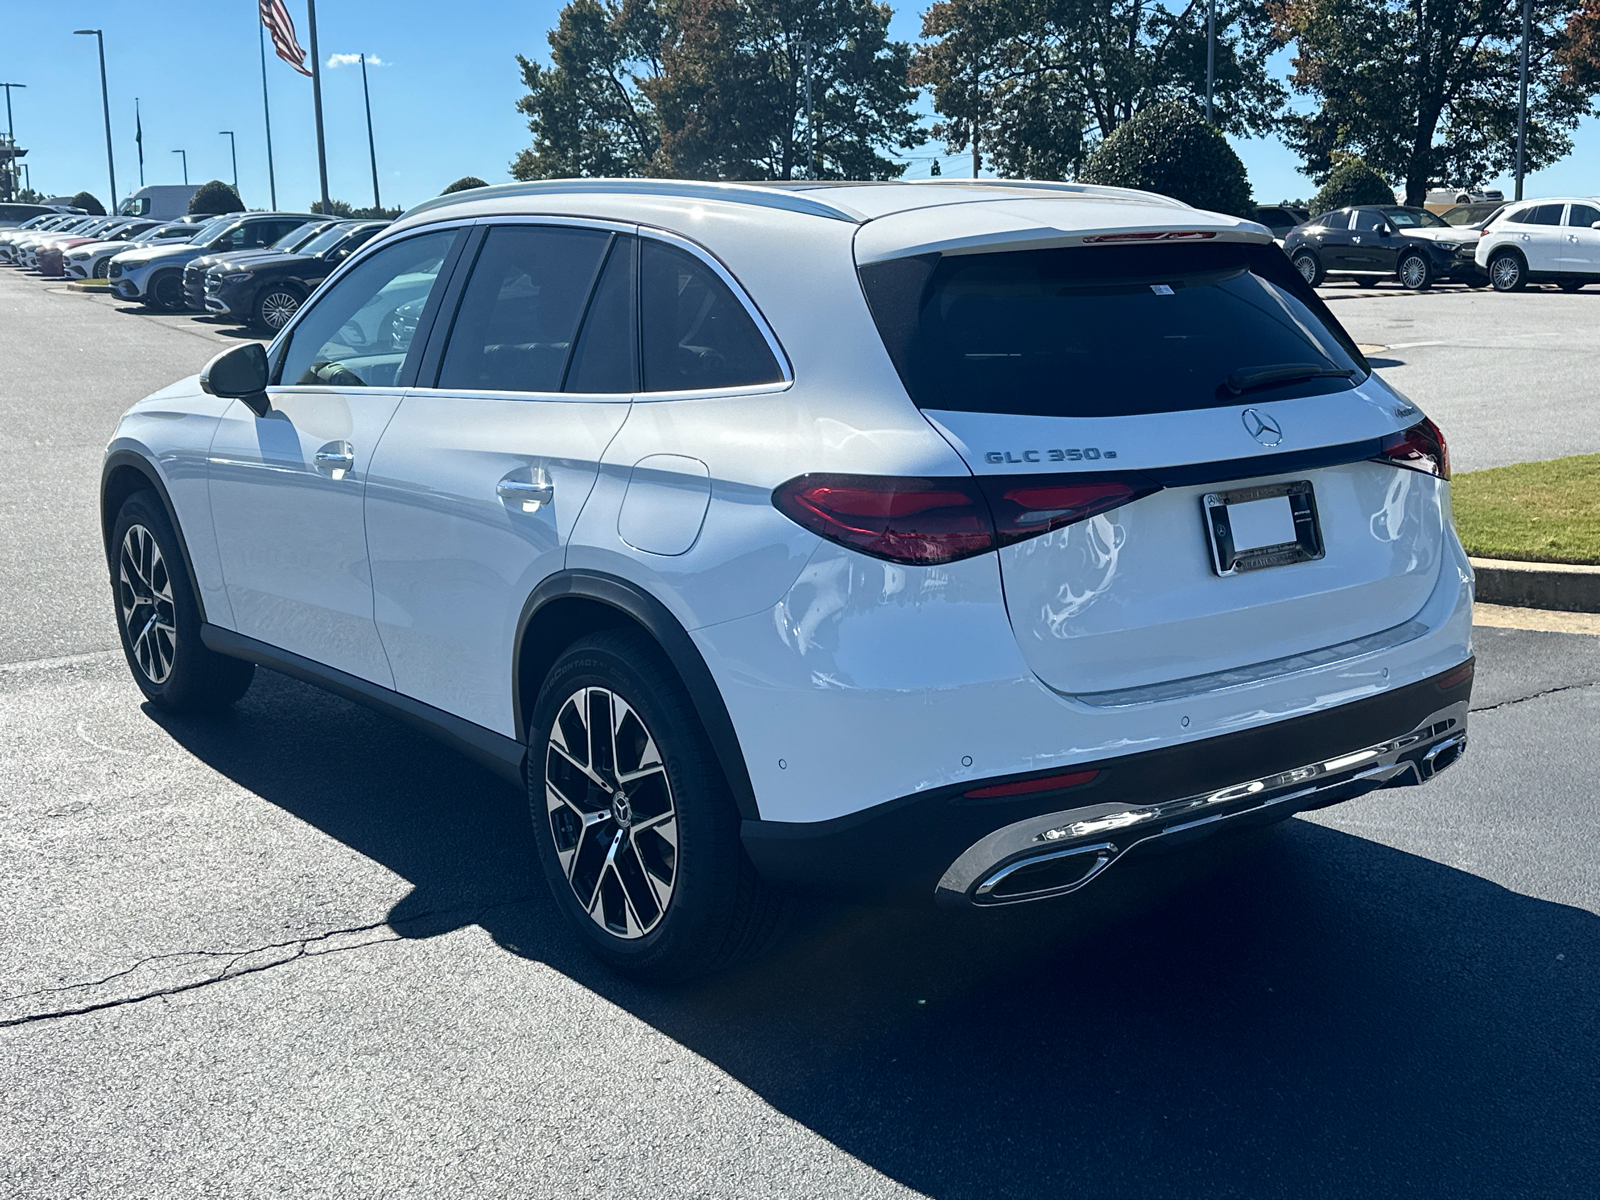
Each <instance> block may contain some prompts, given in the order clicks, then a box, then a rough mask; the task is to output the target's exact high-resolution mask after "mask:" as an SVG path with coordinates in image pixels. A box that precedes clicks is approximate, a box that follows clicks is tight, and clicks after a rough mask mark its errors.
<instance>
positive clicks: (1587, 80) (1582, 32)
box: [1556, 0, 1600, 93]
mask: <svg viewBox="0 0 1600 1200" xmlns="http://www.w3.org/2000/svg"><path fill="white" fill-rule="evenodd" d="M1556 57H1557V58H1558V59H1559V60H1560V61H1561V65H1562V67H1563V68H1564V69H1563V72H1562V78H1563V79H1565V80H1566V81H1567V82H1568V83H1571V84H1573V85H1574V86H1576V87H1580V88H1583V89H1585V90H1586V91H1588V92H1590V93H1593V92H1595V91H1600V0H1584V4H1583V7H1582V8H1580V9H1579V10H1578V11H1577V12H1575V13H1573V14H1572V19H1571V20H1569V21H1568V22H1567V30H1566V37H1565V38H1564V39H1563V45H1562V46H1561V49H1560V50H1558V51H1557V52H1556Z"/></svg>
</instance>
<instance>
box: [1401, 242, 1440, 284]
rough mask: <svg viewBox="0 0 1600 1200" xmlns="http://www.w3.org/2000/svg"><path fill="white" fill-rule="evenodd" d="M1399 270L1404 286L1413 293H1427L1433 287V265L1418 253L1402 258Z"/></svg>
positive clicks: (1413, 252)
mask: <svg viewBox="0 0 1600 1200" xmlns="http://www.w3.org/2000/svg"><path fill="white" fill-rule="evenodd" d="M1397 270H1398V273H1399V276H1400V283H1401V284H1402V286H1404V287H1407V288H1410V289H1411V290H1412V291H1413V292H1421V291H1426V290H1427V289H1428V288H1430V287H1432V286H1433V264H1432V263H1430V262H1429V261H1428V260H1427V258H1426V256H1424V255H1422V254H1420V253H1418V252H1416V251H1412V252H1411V253H1410V254H1408V255H1406V256H1405V257H1404V258H1402V259H1401V260H1400V266H1399V267H1398V268H1397Z"/></svg>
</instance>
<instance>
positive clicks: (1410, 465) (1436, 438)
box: [1381, 417, 1450, 479]
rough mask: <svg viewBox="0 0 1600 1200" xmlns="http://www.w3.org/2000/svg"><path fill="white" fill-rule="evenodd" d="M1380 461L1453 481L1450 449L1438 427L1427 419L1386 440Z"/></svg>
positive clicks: (1384, 440) (1424, 418)
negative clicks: (1451, 477) (1451, 478)
mask: <svg viewBox="0 0 1600 1200" xmlns="http://www.w3.org/2000/svg"><path fill="white" fill-rule="evenodd" d="M1381 461H1383V462H1387V463H1391V464H1393V465H1394V466H1397V467H1405V468H1407V469H1408V470H1411V471H1421V472H1422V473H1423V474H1424V475H1436V476H1438V477H1439V478H1440V479H1449V478H1450V447H1449V446H1447V445H1445V440H1444V434H1443V433H1442V432H1441V431H1440V429H1439V427H1438V426H1437V425H1435V424H1434V423H1433V422H1432V421H1430V420H1428V418H1427V417H1423V418H1422V420H1420V421H1418V422H1417V423H1416V424H1415V425H1413V426H1412V427H1411V428H1410V429H1407V430H1406V431H1405V432H1403V433H1396V434H1391V435H1390V436H1389V437H1386V438H1384V439H1383V450H1382V451H1381Z"/></svg>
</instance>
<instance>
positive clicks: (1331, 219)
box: [1317, 212, 1350, 229]
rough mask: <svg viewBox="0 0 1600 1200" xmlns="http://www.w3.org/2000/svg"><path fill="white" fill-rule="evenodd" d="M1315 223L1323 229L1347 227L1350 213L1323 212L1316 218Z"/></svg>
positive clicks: (1348, 226)
mask: <svg viewBox="0 0 1600 1200" xmlns="http://www.w3.org/2000/svg"><path fill="white" fill-rule="evenodd" d="M1317 224H1318V225H1321V226H1322V227H1323V228H1324V229H1349V228H1350V214H1349V213H1347V212H1331V213H1324V214H1323V215H1322V216H1320V217H1318V218H1317Z"/></svg>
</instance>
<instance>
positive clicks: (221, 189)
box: [189, 179, 244, 215]
mask: <svg viewBox="0 0 1600 1200" xmlns="http://www.w3.org/2000/svg"><path fill="white" fill-rule="evenodd" d="M189 211H190V212H192V213H216V214H219V215H220V214H222V213H236V212H243V211H244V201H243V200H241V199H239V193H238V192H236V191H234V190H233V189H232V188H231V187H229V186H228V185H227V184H225V183H223V182H222V180H220V179H213V180H212V181H211V182H210V183H202V184H201V185H200V186H199V187H198V188H196V189H195V193H194V195H193V196H190V197H189Z"/></svg>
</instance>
